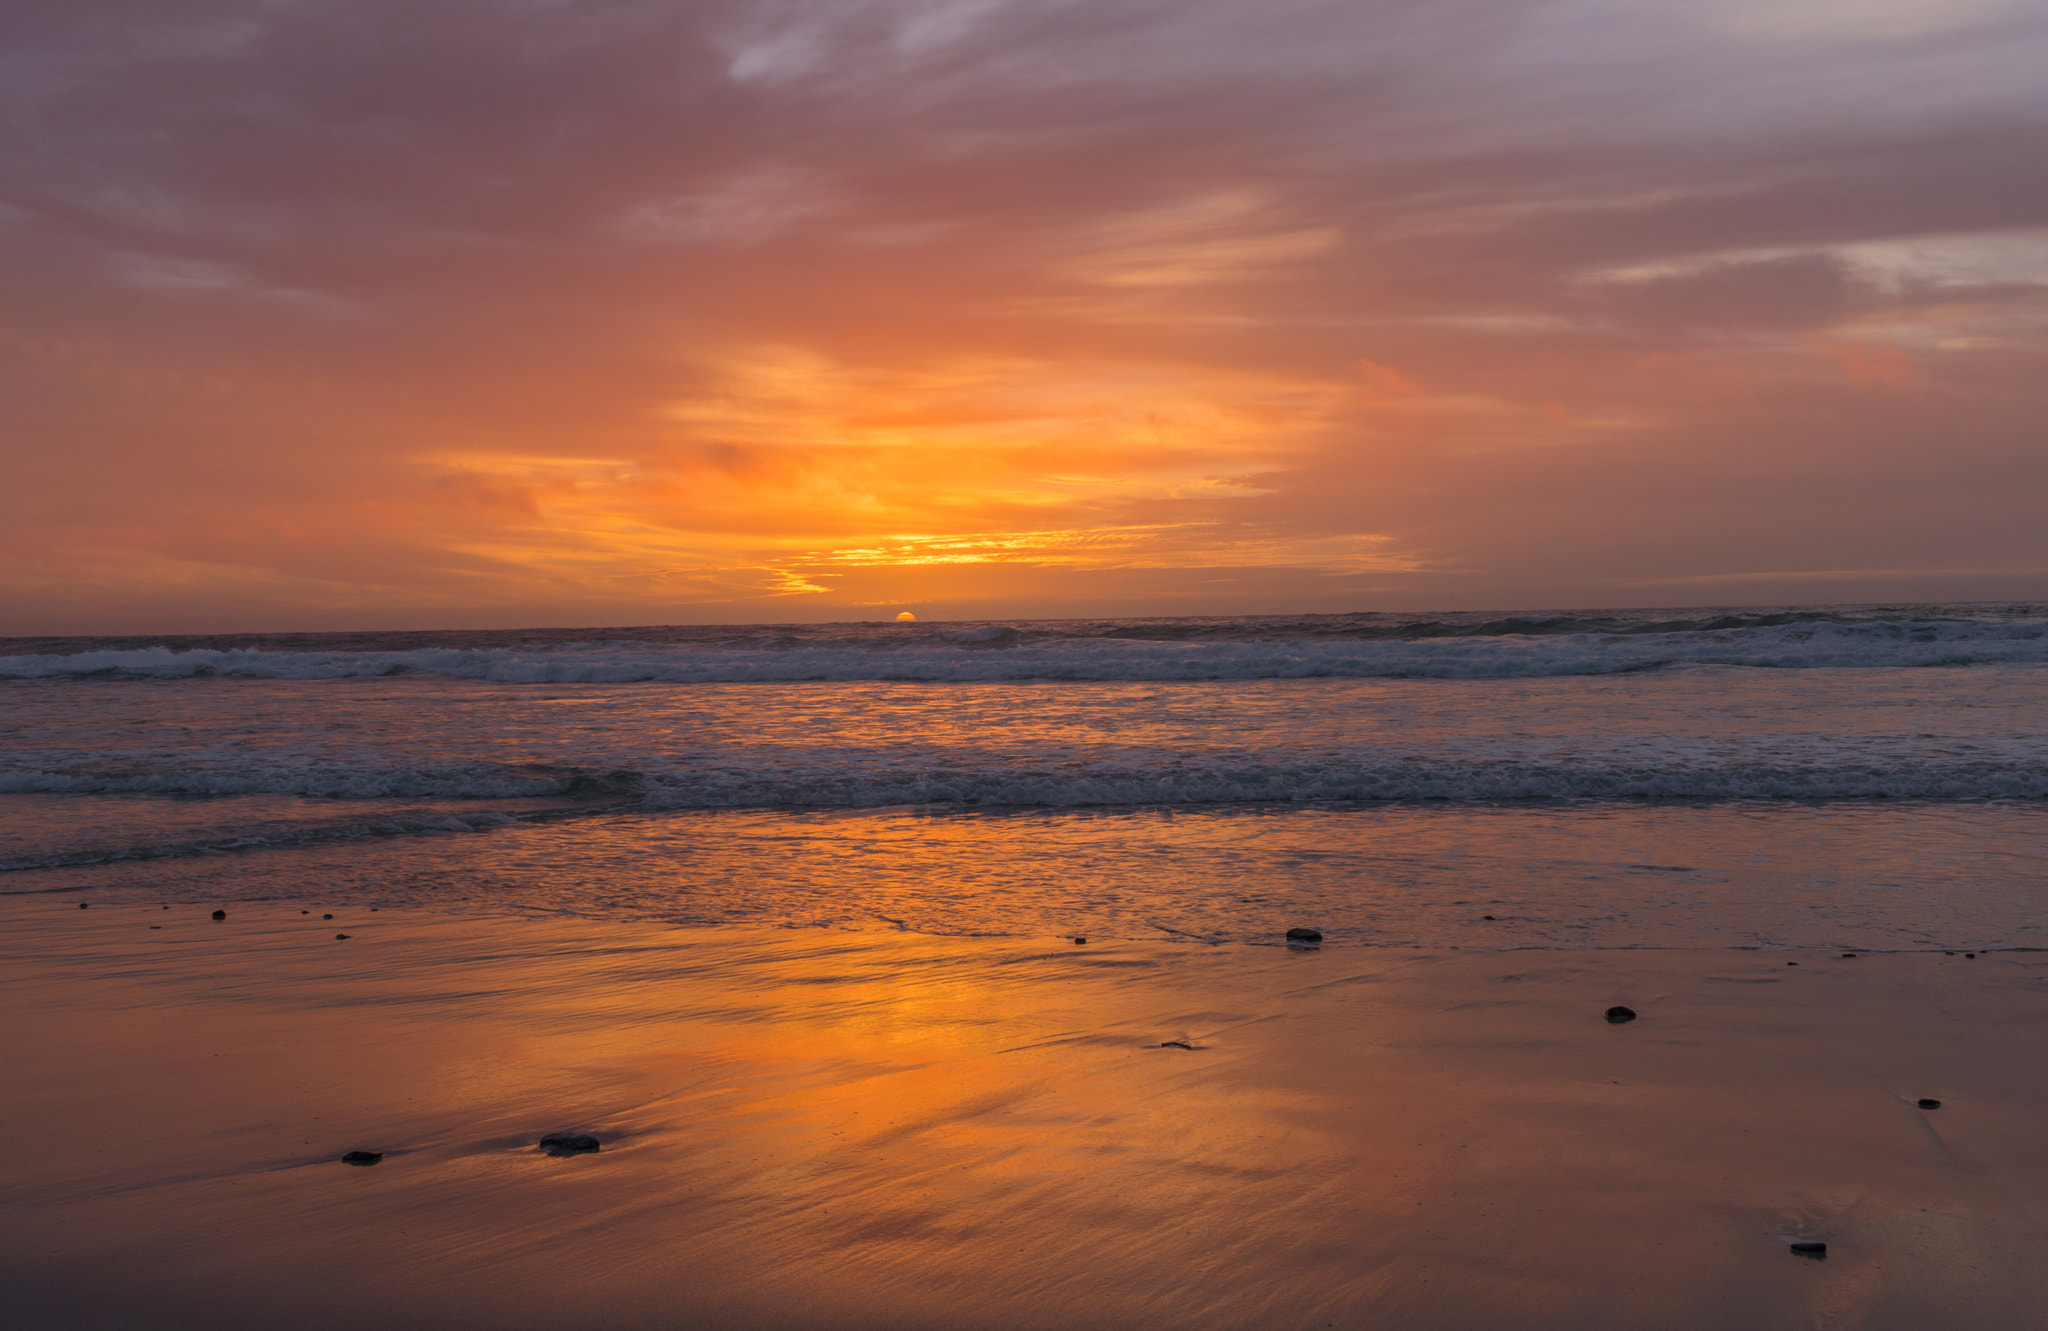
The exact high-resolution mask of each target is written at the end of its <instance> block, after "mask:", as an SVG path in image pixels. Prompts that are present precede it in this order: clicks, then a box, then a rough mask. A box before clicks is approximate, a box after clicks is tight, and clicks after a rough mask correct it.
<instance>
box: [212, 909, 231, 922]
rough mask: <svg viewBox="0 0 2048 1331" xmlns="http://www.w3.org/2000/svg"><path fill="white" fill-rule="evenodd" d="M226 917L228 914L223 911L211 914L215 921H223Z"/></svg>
mask: <svg viewBox="0 0 2048 1331" xmlns="http://www.w3.org/2000/svg"><path fill="white" fill-rule="evenodd" d="M227 917H228V913H227V912H226V911H224V910H217V911H215V912H214V913H213V918H214V919H216V920H225V919H226V918H227Z"/></svg>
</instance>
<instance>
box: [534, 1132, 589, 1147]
mask: <svg viewBox="0 0 2048 1331" xmlns="http://www.w3.org/2000/svg"><path fill="white" fill-rule="evenodd" d="M540 1145H541V1149H542V1150H544V1151H595V1150H597V1149H598V1140H597V1138H595V1137H592V1136H590V1135H589V1134H587V1133H581V1132H550V1133H549V1134H548V1135H547V1136H545V1137H543V1138H541V1139H540Z"/></svg>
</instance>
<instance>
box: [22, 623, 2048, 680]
mask: <svg viewBox="0 0 2048 1331" xmlns="http://www.w3.org/2000/svg"><path fill="white" fill-rule="evenodd" d="M2042 663H2048V620H2043V619H2010V620H1878V621H1870V622H1856V623H1841V622H1836V621H1833V620H1803V621H1799V622H1795V623H1774V624H1761V625H1759V624H1749V625H1745V626H1741V627H1733V628H1706V629H1689V630H1686V631H1680V632H1654V633H1643V632H1622V633H1612V632H1601V633H1588V632H1577V633H1563V634H1558V633H1543V634H1514V633H1508V634H1493V635H1488V636H1461V637H1433V638H1421V639H1401V640H1359V639H1341V640H1280V641H1249V642H1241V641H1229V642H1215V641H1209V642H1181V641H1158V640H1148V639H1135V638H1123V637H1109V636H1105V637H1095V638H1075V637H1060V636H1046V635H1034V634H1032V633H1029V632H1027V631H1025V630H1022V629H1018V628H1015V627H1010V626H1000V625H999V626H990V627H985V628H978V629H973V630H963V631H961V632H957V633H948V634H935V635H930V636H925V637H919V638H914V639H902V640H894V641H891V640H877V641H874V642H870V643H866V644H863V645H856V646H847V645H816V644H811V643H806V642H802V641H798V640H796V639H794V638H790V637H787V636H785V637H780V638H773V639H768V640H765V641H764V640H761V639H745V640H733V639H727V640H725V641H724V642H723V643H722V644H709V645H705V644H695V645H675V644H669V645H663V644H649V643H619V642H615V643H563V644H557V645H553V646H546V647H533V646H526V647H499V648H455V647H422V648H415V649H412V650H406V651H360V652H296V651H253V650H240V649H197V650H189V651H177V650H172V649H170V648H166V647H147V648H137V649H131V650H121V651H86V652H77V653H71V654H38V655H26V656H9V657H0V679H12V680H39V679H95V678H98V679H158V680H179V679H205V678H239V679H278V680H322V679H353V678H364V677H402V676H407V675H421V676H433V677H441V678H449V679H461V680H472V681H479V682H488V683H500V684H626V683H674V684H691V683H701V684H734V683H795V682H820V681H844V682H856V681H917V682H933V683H942V682H958V683H978V682H1001V681H1022V680H1076V681H1132V682H1142V681H1158V682H1173V681H1213V680H1254V679H1316V678H1349V679H1373V678H1378V679H1515V678H1522V679H1526V678H1541V677H1552V676H1567V675H1609V674H1622V673H1629V672H1635V671H1645V670H1659V669H1667V668H1671V667H1677V666H1728V667H1745V668H1751V669H1815V668H1823V667H1832V668H1882V667H1930V666H1971V665H1998V664H2027V665H2034V664H2042Z"/></svg>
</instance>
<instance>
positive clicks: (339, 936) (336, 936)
mask: <svg viewBox="0 0 2048 1331" xmlns="http://www.w3.org/2000/svg"><path fill="white" fill-rule="evenodd" d="M347 937H348V935H347V934H336V935H335V936H334V941H335V942H337V943H339V942H340V941H341V940H342V939H344V938H347Z"/></svg>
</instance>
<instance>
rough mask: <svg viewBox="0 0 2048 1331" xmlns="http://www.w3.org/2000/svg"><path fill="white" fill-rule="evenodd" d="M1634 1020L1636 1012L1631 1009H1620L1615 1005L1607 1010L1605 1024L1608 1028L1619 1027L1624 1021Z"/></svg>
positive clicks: (1619, 1006)
mask: <svg viewBox="0 0 2048 1331" xmlns="http://www.w3.org/2000/svg"><path fill="white" fill-rule="evenodd" d="M1635 1019H1636V1010H1635V1009H1634V1008H1632V1007H1622V1006H1621V1005H1620V1004H1618V1003H1617V1004H1615V1005H1614V1006H1613V1007H1611V1008H1609V1009H1607V1022H1608V1024H1609V1025H1610V1026H1619V1025H1621V1024H1622V1023H1623V1022H1625V1021H1634V1020H1635Z"/></svg>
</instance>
